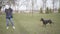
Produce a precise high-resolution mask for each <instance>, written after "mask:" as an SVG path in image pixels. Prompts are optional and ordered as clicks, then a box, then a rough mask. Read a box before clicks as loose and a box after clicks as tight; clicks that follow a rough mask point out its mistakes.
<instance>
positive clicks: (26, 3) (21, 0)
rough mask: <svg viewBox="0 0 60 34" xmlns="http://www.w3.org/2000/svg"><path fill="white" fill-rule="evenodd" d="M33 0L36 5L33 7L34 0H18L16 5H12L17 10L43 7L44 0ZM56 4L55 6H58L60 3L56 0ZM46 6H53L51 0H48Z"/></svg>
mask: <svg viewBox="0 0 60 34" xmlns="http://www.w3.org/2000/svg"><path fill="white" fill-rule="evenodd" d="M33 2H34V5H33V8H32V0H17V1H16V6H12V8H13V9H16V10H31V9H33V10H40V8H41V7H43V2H42V0H33ZM54 6H55V7H54V8H58V7H59V3H58V2H55V4H54ZM46 7H49V8H53V5H52V1H51V0H47V2H46Z"/></svg>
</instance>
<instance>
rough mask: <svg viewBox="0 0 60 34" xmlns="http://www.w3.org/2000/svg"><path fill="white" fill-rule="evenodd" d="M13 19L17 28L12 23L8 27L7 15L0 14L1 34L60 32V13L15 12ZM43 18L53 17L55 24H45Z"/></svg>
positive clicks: (47, 33) (50, 33)
mask: <svg viewBox="0 0 60 34" xmlns="http://www.w3.org/2000/svg"><path fill="white" fill-rule="evenodd" d="M13 17H14V18H13V21H14V24H15V27H16V29H15V30H14V29H13V28H12V26H11V23H10V26H9V27H10V28H9V29H8V30H7V29H6V19H5V15H4V14H3V15H0V34H60V14H59V13H58V14H57V13H56V14H33V15H32V14H18V13H16V14H14V15H13ZM41 18H44V19H51V20H52V21H53V22H54V24H51V25H50V24H47V25H46V27H44V26H43V24H42V22H41V21H40V19H41Z"/></svg>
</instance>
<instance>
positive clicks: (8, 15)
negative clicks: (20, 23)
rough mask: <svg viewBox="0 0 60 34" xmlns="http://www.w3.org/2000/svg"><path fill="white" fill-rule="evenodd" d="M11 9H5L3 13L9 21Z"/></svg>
mask: <svg viewBox="0 0 60 34" xmlns="http://www.w3.org/2000/svg"><path fill="white" fill-rule="evenodd" d="M12 11H13V10H12V9H11V8H9V9H5V13H6V18H8V19H10V18H13V16H12Z"/></svg>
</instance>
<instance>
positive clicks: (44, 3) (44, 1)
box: [42, 0, 47, 13]
mask: <svg viewBox="0 0 60 34" xmlns="http://www.w3.org/2000/svg"><path fill="white" fill-rule="evenodd" d="M42 1H43V7H42V8H43V13H45V9H46V1H47V0H42Z"/></svg>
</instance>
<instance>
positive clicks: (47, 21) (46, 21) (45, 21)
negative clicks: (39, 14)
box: [41, 18, 52, 25]
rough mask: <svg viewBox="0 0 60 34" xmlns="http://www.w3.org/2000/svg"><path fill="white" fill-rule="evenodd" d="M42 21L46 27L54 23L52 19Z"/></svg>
mask: <svg viewBox="0 0 60 34" xmlns="http://www.w3.org/2000/svg"><path fill="white" fill-rule="evenodd" d="M41 21H42V22H43V24H44V25H46V24H48V23H49V24H51V23H52V20H50V19H49V20H44V19H43V18H41Z"/></svg>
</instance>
